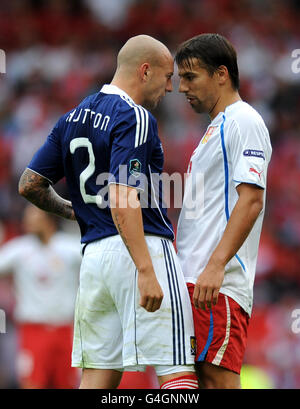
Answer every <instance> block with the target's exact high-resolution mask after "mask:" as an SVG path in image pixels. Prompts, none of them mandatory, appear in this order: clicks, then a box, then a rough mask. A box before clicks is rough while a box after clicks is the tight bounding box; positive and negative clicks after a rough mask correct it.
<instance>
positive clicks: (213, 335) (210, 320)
mask: <svg viewBox="0 0 300 409" xmlns="http://www.w3.org/2000/svg"><path fill="white" fill-rule="evenodd" d="M187 286H188V291H189V294H190V298H191V301H192V300H193V292H194V287H195V286H194V284H192V283H188V284H187ZM192 309H193V318H194V326H195V336H196V340H197V341H196V342H197V355H196V358H195V362H203V361H206V362H210V363H212V364H214V365H218V366H222V367H224V368H227V369H229V370H230V371H233V372H236V373H238V374H239V373H240V371H241V367H242V363H243V359H244V354H245V349H246V340H247V330H248V325H249V315H248V314H247V313H246V312H245V311H244V310H243V309H242V307H240V305H239V304H238V303H237V302H236V301H234V300H233V299H232V298H230V297H228V296H227V295H224V294H222V293H219V298H218V303H217V305H214V306H213V307H212V308H211V309H208V308H206V309H205V310H201V309H198V310H196V308H195V307H194V304H193V301H192Z"/></svg>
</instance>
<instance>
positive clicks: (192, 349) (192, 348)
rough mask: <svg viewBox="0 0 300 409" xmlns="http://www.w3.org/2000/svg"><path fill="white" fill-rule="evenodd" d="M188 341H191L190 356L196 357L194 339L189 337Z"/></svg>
mask: <svg viewBox="0 0 300 409" xmlns="http://www.w3.org/2000/svg"><path fill="white" fill-rule="evenodd" d="M190 341H191V355H196V349H197V344H196V337H190Z"/></svg>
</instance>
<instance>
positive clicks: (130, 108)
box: [118, 95, 156, 125]
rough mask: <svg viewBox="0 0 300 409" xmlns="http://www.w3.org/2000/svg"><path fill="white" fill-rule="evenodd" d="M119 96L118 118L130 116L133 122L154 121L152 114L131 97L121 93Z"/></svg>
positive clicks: (144, 122) (145, 122)
mask: <svg viewBox="0 0 300 409" xmlns="http://www.w3.org/2000/svg"><path fill="white" fill-rule="evenodd" d="M118 97H119V106H118V113H119V116H118V118H119V119H120V120H121V119H122V118H126V117H128V118H130V119H131V120H132V121H133V122H135V123H138V124H145V125H146V124H147V123H149V122H150V123H151V122H152V121H155V122H156V120H155V118H154V117H153V115H152V114H151V113H150V112H149V111H148V110H147V109H146V108H144V107H143V106H142V105H138V104H136V103H134V102H133V101H132V100H131V99H129V98H126V97H125V96H123V95H120V96H118Z"/></svg>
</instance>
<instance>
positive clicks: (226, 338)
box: [176, 34, 272, 388]
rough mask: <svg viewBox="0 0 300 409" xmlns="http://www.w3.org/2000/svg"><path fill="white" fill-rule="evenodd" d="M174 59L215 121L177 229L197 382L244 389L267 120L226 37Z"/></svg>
mask: <svg viewBox="0 0 300 409" xmlns="http://www.w3.org/2000/svg"><path fill="white" fill-rule="evenodd" d="M176 62H177V64H178V68H179V76H180V85H179V91H180V92H183V93H184V94H185V95H186V98H187V100H188V102H189V104H190V105H191V107H192V108H193V109H194V110H195V111H196V112H197V113H208V114H209V116H210V119H211V123H210V125H209V126H208V128H207V131H206V133H205V135H204V136H203V137H202V139H201V141H200V143H199V145H198V147H197V148H196V149H195V151H194V153H193V155H192V157H191V160H190V164H189V169H188V174H189V175H188V179H187V184H186V191H185V195H184V202H183V207H182V210H181V213H180V217H179V222H178V235H177V248H178V256H179V260H180V263H181V266H182V269H183V272H184V274H185V277H186V281H187V283H188V288H189V292H190V297H191V300H192V304H193V313H194V324H195V333H196V337H197V357H196V369H197V372H198V376H199V382H200V386H203V387H206V388H208V387H211V388H239V387H240V377H239V373H240V369H241V365H242V361H243V356H244V352H245V346H246V338H247V328H248V323H249V316H250V314H251V310H252V302H253V283H254V276H255V268H256V259H257V252H258V245H259V238H260V232H261V228H262V222H263V215H264V207H265V196H266V180H267V167H268V163H269V161H270V158H271V152H272V148H271V144H270V139H269V133H268V130H267V128H266V126H265V124H264V121H263V119H262V118H261V116H260V115H259V114H258V113H257V112H256V111H255V110H254V109H253V108H252V107H251V106H250V105H248V104H247V103H246V102H244V101H242V100H241V98H240V96H239V93H238V88H239V74H238V66H237V58H236V52H235V50H234V48H233V46H232V45H231V44H230V43H229V42H228V41H227V40H226V39H225V38H224V37H222V36H220V35H218V34H202V35H199V36H197V37H194V38H192V39H190V40H188V41H186V42H184V43H183V44H182V45H181V46H180V47H179V49H178V51H177V54H176ZM200 176H201V178H200ZM200 179H201V180H200ZM199 180H200V182H199ZM199 186H200V187H201V189H199ZM193 195H196V196H195V197H196V202H195V206H194V207H191V204H192V200H193V199H192V197H193ZM206 307H207V308H206Z"/></svg>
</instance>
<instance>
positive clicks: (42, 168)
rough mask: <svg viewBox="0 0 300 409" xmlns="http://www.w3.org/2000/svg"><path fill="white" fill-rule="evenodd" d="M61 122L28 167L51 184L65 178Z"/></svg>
mask: <svg viewBox="0 0 300 409" xmlns="http://www.w3.org/2000/svg"><path fill="white" fill-rule="evenodd" d="M60 121H61V120H59V121H58V122H57V124H56V125H55V126H54V128H53V129H52V131H51V133H50V135H49V136H48V137H47V139H46V141H45V143H44V144H43V145H42V146H41V147H40V149H39V150H38V151H37V152H36V153H35V154H34V156H33V158H32V160H31V162H30V163H29V165H28V166H27V167H28V168H29V169H31V170H33V171H34V172H36V173H38V174H39V175H41V176H43V177H44V178H46V179H48V180H49V182H50V183H51V184H55V183H56V182H58V181H59V180H60V179H62V178H63V177H64V166H63V159H62V149H61V140H60Z"/></svg>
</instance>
